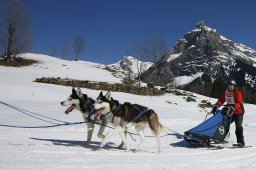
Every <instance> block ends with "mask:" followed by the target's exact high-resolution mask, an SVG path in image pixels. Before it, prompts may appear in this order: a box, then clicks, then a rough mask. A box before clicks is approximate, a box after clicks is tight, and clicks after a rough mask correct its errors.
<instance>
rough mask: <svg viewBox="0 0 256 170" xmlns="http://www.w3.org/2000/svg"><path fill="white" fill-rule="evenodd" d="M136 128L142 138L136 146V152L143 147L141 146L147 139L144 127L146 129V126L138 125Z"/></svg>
mask: <svg viewBox="0 0 256 170" xmlns="http://www.w3.org/2000/svg"><path fill="white" fill-rule="evenodd" d="M135 129H136V131H137V132H138V134H139V136H140V139H141V141H140V144H139V145H138V146H137V148H136V152H138V151H139V150H140V149H141V147H142V146H143V145H144V141H145V137H144V129H145V127H143V126H136V127H135Z"/></svg>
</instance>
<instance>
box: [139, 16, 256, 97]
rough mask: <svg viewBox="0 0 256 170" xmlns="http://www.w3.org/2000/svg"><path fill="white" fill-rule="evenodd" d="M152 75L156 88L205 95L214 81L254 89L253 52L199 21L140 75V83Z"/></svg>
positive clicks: (150, 79)
mask: <svg viewBox="0 0 256 170" xmlns="http://www.w3.org/2000/svg"><path fill="white" fill-rule="evenodd" d="M155 75H156V81H155V83H156V85H161V86H165V87H172V86H175V87H181V88H184V89H186V90H190V91H194V92H197V93H200V94H204V95H209V96H212V93H213V92H212V90H213V86H214V83H215V84H216V82H215V81H217V80H218V81H219V80H222V83H221V84H223V83H224V81H226V80H228V79H231V78H232V79H235V80H236V81H237V83H238V85H239V86H240V87H242V86H245V85H249V86H251V87H255V84H256V52H255V51H254V50H253V49H251V48H249V47H247V46H245V45H243V44H238V43H235V42H233V41H231V40H229V39H227V38H225V37H224V36H222V35H220V34H219V33H218V32H217V31H216V30H215V29H211V28H209V27H208V26H207V25H206V24H205V23H204V22H202V21H201V22H200V23H198V24H197V26H196V28H194V29H193V30H192V31H191V32H188V33H186V34H185V35H184V37H183V38H182V39H180V40H178V41H177V43H176V45H175V46H174V47H173V48H172V49H170V50H169V51H168V52H166V54H165V55H164V56H163V57H162V59H161V60H160V61H158V62H157V63H155V64H154V65H153V66H152V67H150V68H149V69H148V70H147V71H146V72H144V73H143V74H142V80H143V81H145V82H147V83H150V82H151V81H152V79H153V76H155ZM220 86H223V85H220ZM222 88H224V87H222ZM206 91H207V92H206Z"/></svg>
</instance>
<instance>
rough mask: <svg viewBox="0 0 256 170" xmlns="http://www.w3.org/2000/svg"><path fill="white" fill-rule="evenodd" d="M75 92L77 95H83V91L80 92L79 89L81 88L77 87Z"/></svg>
mask: <svg viewBox="0 0 256 170" xmlns="http://www.w3.org/2000/svg"><path fill="white" fill-rule="evenodd" d="M76 93H77V95H78V96H80V97H83V93H82V91H81V89H80V88H79V87H78V88H77V92H76Z"/></svg>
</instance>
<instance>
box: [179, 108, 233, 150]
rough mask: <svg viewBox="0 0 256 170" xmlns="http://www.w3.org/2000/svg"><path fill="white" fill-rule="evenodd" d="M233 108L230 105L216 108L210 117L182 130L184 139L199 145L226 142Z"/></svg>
mask: <svg viewBox="0 0 256 170" xmlns="http://www.w3.org/2000/svg"><path fill="white" fill-rule="evenodd" d="M234 110H235V109H234V108H233V107H231V106H229V107H223V109H222V110H217V111H216V114H214V115H213V116H212V117H210V118H209V119H207V120H205V121H204V122H202V123H201V124H199V125H198V126H196V127H194V128H192V129H190V130H188V131H186V132H184V139H185V140H186V141H187V142H188V143H190V144H192V145H201V146H210V145H211V144H219V143H226V142H227V140H226V138H228V137H229V127H230V124H231V118H232V115H233V112H234Z"/></svg>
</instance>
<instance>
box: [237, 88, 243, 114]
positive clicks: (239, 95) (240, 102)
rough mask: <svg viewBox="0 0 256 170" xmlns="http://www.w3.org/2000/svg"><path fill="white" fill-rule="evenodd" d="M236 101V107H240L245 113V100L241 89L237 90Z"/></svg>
mask: <svg viewBox="0 0 256 170" xmlns="http://www.w3.org/2000/svg"><path fill="white" fill-rule="evenodd" d="M235 102H236V104H235V109H237V108H239V107H240V108H241V109H242V111H243V113H244V106H243V103H244V100H243V95H242V92H241V91H240V90H238V91H237V92H236V96H235Z"/></svg>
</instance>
